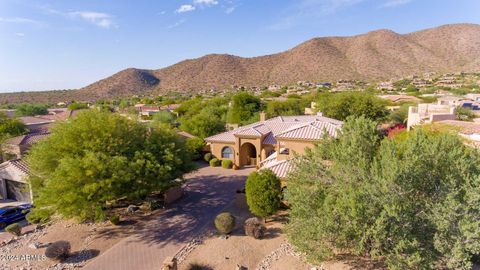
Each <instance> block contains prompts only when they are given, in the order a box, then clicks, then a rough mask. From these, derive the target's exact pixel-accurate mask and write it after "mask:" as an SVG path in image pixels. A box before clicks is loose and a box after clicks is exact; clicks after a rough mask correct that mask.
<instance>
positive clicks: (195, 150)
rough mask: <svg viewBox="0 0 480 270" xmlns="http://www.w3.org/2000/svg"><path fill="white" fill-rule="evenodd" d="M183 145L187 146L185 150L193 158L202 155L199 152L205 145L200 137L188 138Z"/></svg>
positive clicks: (198, 157) (197, 158) (196, 158)
mask: <svg viewBox="0 0 480 270" xmlns="http://www.w3.org/2000/svg"><path fill="white" fill-rule="evenodd" d="M185 145H186V147H187V150H188V151H190V153H191V154H192V159H193V160H199V159H200V158H201V157H202V156H201V153H202V150H203V147H204V146H205V142H204V141H203V140H202V139H201V138H198V137H194V138H188V139H187V141H186V144H185ZM210 159H211V158H210Z"/></svg>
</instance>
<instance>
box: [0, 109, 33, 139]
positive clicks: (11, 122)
mask: <svg viewBox="0 0 480 270" xmlns="http://www.w3.org/2000/svg"><path fill="white" fill-rule="evenodd" d="M26 131H27V128H26V127H25V125H24V124H23V123H22V122H20V121H19V120H17V119H12V118H9V117H8V116H7V115H6V114H3V113H0V137H4V138H8V137H15V136H18V135H22V134H24V133H25V132H26Z"/></svg>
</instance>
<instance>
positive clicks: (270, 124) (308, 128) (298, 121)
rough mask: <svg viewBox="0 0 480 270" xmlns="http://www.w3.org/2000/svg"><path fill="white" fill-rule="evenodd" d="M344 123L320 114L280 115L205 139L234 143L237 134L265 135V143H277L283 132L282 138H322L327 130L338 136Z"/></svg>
mask: <svg viewBox="0 0 480 270" xmlns="http://www.w3.org/2000/svg"><path fill="white" fill-rule="evenodd" d="M342 124H343V122H342V121H338V120H335V119H331V118H327V117H323V116H318V115H317V116H314V115H300V116H279V117H275V118H272V119H268V120H266V121H261V122H256V123H253V124H250V125H246V126H243V127H239V128H236V129H234V130H231V131H227V132H224V133H220V134H217V135H214V136H211V137H208V138H206V139H205V141H207V142H230V143H234V142H235V137H236V136H254V137H261V136H265V138H264V140H263V142H262V143H263V144H276V143H277V141H276V138H277V136H280V135H281V134H283V137H282V138H289V139H299V140H320V139H321V138H322V136H323V133H324V131H325V130H326V131H327V132H328V133H329V134H330V135H331V136H336V135H337V132H336V130H337V129H339V128H340V127H341V126H342ZM297 129H298V130H297ZM287 131H290V132H289V133H286V132H287ZM279 138H280V137H279Z"/></svg>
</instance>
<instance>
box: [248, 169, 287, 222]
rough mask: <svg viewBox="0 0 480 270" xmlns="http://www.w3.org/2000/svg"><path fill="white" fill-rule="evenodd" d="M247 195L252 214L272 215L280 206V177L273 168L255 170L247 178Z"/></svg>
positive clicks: (260, 215)
mask: <svg viewBox="0 0 480 270" xmlns="http://www.w3.org/2000/svg"><path fill="white" fill-rule="evenodd" d="M245 195H246V197H247V204H248V207H249V208H250V212H252V214H254V215H256V216H259V217H263V218H266V217H268V216H271V215H273V214H275V213H276V212H277V211H278V209H279V208H280V203H281V198H282V188H281V185H280V179H278V177H277V176H276V175H275V174H274V173H273V172H272V171H271V170H260V171H258V172H253V173H251V174H250V175H249V176H248V178H247V183H246V185H245Z"/></svg>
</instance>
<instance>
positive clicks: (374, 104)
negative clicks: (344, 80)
mask: <svg viewBox="0 0 480 270" xmlns="http://www.w3.org/2000/svg"><path fill="white" fill-rule="evenodd" d="M386 104H387V103H386V101H384V100H382V99H380V98H379V97H377V96H375V95H373V94H370V93H366V92H340V93H322V94H319V95H318V97H317V109H318V111H320V112H322V113H323V114H324V115H325V116H327V117H332V118H335V119H338V120H342V121H343V120H346V119H347V117H349V116H355V117H360V116H364V117H366V118H369V119H372V120H382V119H383V118H385V117H386V116H387V115H388V111H387V109H386Z"/></svg>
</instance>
